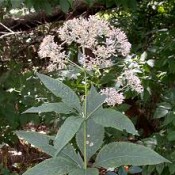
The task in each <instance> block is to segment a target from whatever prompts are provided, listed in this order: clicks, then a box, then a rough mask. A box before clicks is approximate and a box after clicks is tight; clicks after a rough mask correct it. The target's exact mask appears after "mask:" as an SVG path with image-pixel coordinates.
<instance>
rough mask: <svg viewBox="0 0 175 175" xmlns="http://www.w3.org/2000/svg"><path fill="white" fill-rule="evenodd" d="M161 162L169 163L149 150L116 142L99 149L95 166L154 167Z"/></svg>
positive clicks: (136, 145) (140, 146) (131, 144)
mask: <svg viewBox="0 0 175 175" xmlns="http://www.w3.org/2000/svg"><path fill="white" fill-rule="evenodd" d="M163 162H169V161H168V160H167V159H165V158H164V157H162V156H160V155H159V154H157V153H156V152H155V151H153V150H152V149H150V148H147V147H145V146H142V145H138V144H133V143H127V142H116V143H110V144H108V145H105V146H104V147H103V148H102V149H101V151H100V152H99V154H98V155H97V158H96V161H95V166H98V167H104V168H110V167H119V166H122V165H134V166H141V165H155V164H160V163H163Z"/></svg>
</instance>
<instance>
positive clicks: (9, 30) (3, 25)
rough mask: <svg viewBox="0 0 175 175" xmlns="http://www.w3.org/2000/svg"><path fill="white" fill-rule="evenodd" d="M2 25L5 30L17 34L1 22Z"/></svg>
mask: <svg viewBox="0 0 175 175" xmlns="http://www.w3.org/2000/svg"><path fill="white" fill-rule="evenodd" d="M0 25H1V26H3V27H4V28H5V29H7V30H8V31H9V32H11V33H15V32H14V31H13V30H11V29H10V28H8V27H7V26H5V25H4V24H3V23H1V22H0Z"/></svg>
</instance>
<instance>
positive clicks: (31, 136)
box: [15, 131, 56, 156]
mask: <svg viewBox="0 0 175 175" xmlns="http://www.w3.org/2000/svg"><path fill="white" fill-rule="evenodd" d="M15 133H16V134H17V136H18V137H21V138H23V139H24V140H26V141H27V142H29V143H30V144H32V145H34V146H35V147H37V148H40V149H41V150H43V151H44V152H45V153H47V154H49V155H51V156H53V155H54V154H55V152H56V149H55V148H54V147H53V146H51V145H49V143H50V141H51V140H52V139H51V137H50V136H48V135H44V134H40V133H37V132H28V131H16V132H15Z"/></svg>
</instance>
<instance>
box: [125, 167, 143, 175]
mask: <svg viewBox="0 0 175 175" xmlns="http://www.w3.org/2000/svg"><path fill="white" fill-rule="evenodd" d="M128 172H129V173H130V174H136V173H141V172H142V168H140V167H138V166H132V167H130V168H129V170H128Z"/></svg>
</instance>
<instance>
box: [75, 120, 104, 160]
mask: <svg viewBox="0 0 175 175" xmlns="http://www.w3.org/2000/svg"><path fill="white" fill-rule="evenodd" d="M86 132H87V137H86V145H87V148H86V152H87V161H89V159H90V158H91V157H92V156H93V155H94V154H95V153H96V152H97V150H98V149H99V148H100V147H101V145H102V144H103V139H104V127H103V126H101V125H98V124H96V123H95V122H94V121H93V120H91V119H90V120H88V121H87V127H86ZM83 139H84V135H83V125H82V126H81V129H80V130H79V131H78V132H77V134H76V142H77V144H78V147H79V149H80V151H81V153H82V154H83V151H84V144H83Z"/></svg>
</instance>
